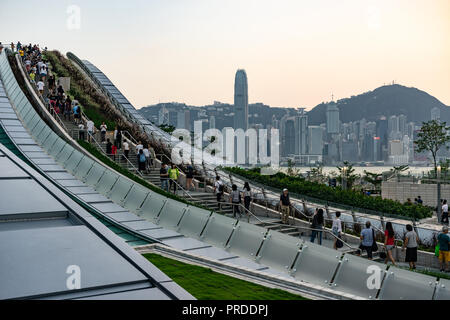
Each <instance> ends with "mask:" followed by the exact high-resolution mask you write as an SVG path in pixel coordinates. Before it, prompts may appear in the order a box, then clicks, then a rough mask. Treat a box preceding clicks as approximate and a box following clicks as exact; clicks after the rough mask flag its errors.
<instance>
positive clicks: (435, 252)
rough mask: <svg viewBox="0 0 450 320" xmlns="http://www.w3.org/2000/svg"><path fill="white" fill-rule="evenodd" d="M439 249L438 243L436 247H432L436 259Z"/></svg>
mask: <svg viewBox="0 0 450 320" xmlns="http://www.w3.org/2000/svg"><path fill="white" fill-rule="evenodd" d="M440 248H441V247H440V244H439V242H438V243H437V245H436V247H434V255H435V256H436V257H438V258H439V249H440Z"/></svg>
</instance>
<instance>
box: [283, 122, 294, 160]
mask: <svg viewBox="0 0 450 320" xmlns="http://www.w3.org/2000/svg"><path fill="white" fill-rule="evenodd" d="M295 136H296V132H295V123H294V119H293V118H289V119H288V120H287V121H286V123H285V129H284V143H285V145H284V146H283V151H284V154H285V155H286V156H289V155H293V154H295Z"/></svg>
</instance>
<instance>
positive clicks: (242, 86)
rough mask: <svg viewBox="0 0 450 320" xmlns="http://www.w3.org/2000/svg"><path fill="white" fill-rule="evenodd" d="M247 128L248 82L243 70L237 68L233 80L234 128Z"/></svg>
mask: <svg viewBox="0 0 450 320" xmlns="http://www.w3.org/2000/svg"><path fill="white" fill-rule="evenodd" d="M247 128H248V83H247V74H246V73H245V70H242V69H239V70H238V71H237V72H236V77H235V80H234V130H237V129H243V130H244V131H246V130H247Z"/></svg>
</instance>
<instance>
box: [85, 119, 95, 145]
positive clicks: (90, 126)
mask: <svg viewBox="0 0 450 320" xmlns="http://www.w3.org/2000/svg"><path fill="white" fill-rule="evenodd" d="M86 127H87V131H88V138H89V142H91V138H92V136H93V135H94V121H92V120H89V121H88V122H87V123H86Z"/></svg>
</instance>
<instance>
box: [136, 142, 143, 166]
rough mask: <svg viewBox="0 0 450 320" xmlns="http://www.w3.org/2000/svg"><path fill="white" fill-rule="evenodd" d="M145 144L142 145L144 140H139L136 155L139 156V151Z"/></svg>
mask: <svg viewBox="0 0 450 320" xmlns="http://www.w3.org/2000/svg"><path fill="white" fill-rule="evenodd" d="M143 149H144V146H143V145H142V142H141V141H139V142H138V144H137V145H136V156H137V157H138V158H139V151H141V150H143ZM138 165H139V159H138Z"/></svg>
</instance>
